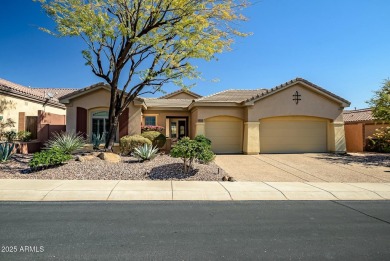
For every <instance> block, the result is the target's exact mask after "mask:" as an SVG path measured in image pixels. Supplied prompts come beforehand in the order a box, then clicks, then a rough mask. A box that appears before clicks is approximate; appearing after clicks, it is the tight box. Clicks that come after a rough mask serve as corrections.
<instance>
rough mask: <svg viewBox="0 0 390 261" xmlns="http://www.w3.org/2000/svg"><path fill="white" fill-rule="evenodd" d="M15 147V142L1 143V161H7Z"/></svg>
mask: <svg viewBox="0 0 390 261" xmlns="http://www.w3.org/2000/svg"><path fill="white" fill-rule="evenodd" d="M14 148H15V143H8V142H5V143H0V161H1V162H5V161H7V160H9V158H10V157H11V155H12V153H13V150H14Z"/></svg>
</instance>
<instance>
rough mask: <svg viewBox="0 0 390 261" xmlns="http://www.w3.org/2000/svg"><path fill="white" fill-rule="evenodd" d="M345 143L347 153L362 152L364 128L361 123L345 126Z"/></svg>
mask: <svg viewBox="0 0 390 261" xmlns="http://www.w3.org/2000/svg"><path fill="white" fill-rule="evenodd" d="M344 130H345V141H346V145H347V151H348V152H362V151H364V138H363V136H364V128H363V123H356V124H345V125H344Z"/></svg>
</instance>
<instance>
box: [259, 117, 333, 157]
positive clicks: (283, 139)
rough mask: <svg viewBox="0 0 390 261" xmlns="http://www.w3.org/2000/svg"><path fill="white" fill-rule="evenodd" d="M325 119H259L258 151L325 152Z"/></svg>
mask: <svg viewBox="0 0 390 261" xmlns="http://www.w3.org/2000/svg"><path fill="white" fill-rule="evenodd" d="M326 129H327V120H322V119H317V118H311V117H277V118H269V119H263V120H261V121H260V153H304V152H327V142H326V141H327V138H326V136H327V131H326Z"/></svg>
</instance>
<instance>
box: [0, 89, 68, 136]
mask: <svg viewBox="0 0 390 261" xmlns="http://www.w3.org/2000/svg"><path fill="white" fill-rule="evenodd" d="M0 98H5V99H7V100H9V101H12V102H13V103H14V107H13V108H12V109H9V110H5V111H4V113H3V114H2V115H3V120H6V119H8V118H11V119H13V120H14V121H15V122H16V124H15V127H13V128H10V129H14V130H16V131H17V130H19V128H20V127H21V126H22V125H24V124H21V125H19V112H24V113H25V116H38V110H42V111H43V110H44V111H46V112H51V113H55V114H60V115H65V114H66V110H65V109H61V108H56V107H52V106H49V105H47V106H45V107H44V106H43V104H40V103H38V102H33V101H27V100H23V99H21V98H15V97H10V96H5V95H0Z"/></svg>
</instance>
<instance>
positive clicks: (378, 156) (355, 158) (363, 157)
mask: <svg viewBox="0 0 390 261" xmlns="http://www.w3.org/2000/svg"><path fill="white" fill-rule="evenodd" d="M313 158H315V159H319V160H324V161H328V162H329V163H341V164H347V165H350V164H356V163H357V164H362V165H365V166H382V167H390V154H382V153H356V154H355V153H353V154H345V155H339V154H318V155H316V156H314V157H313Z"/></svg>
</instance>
